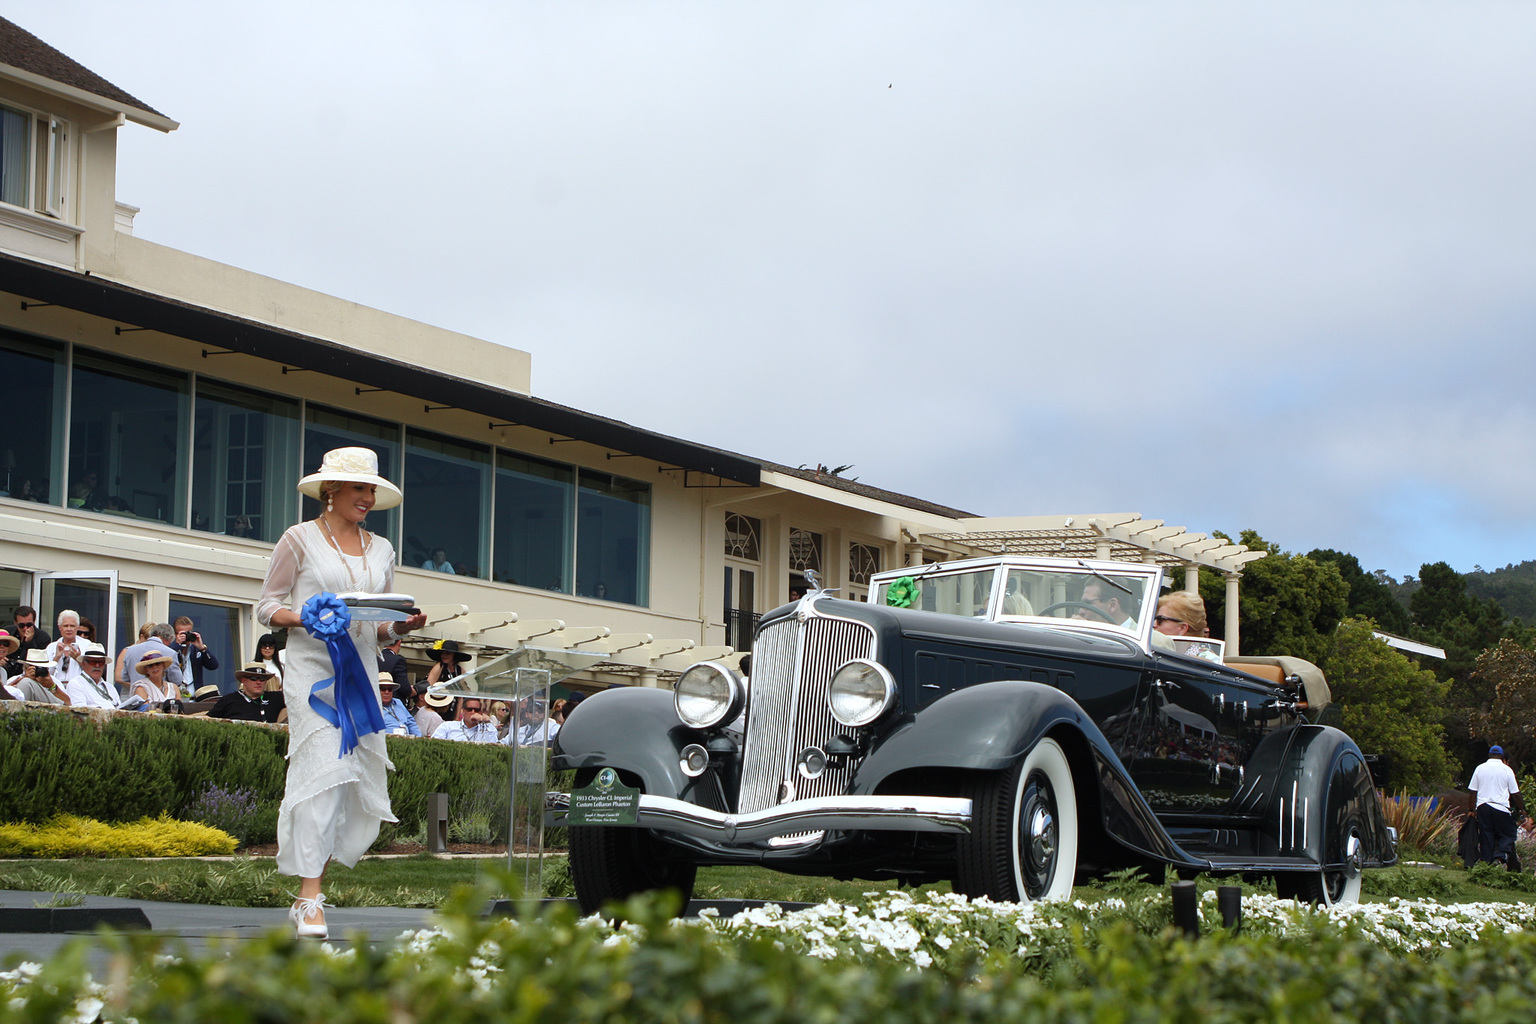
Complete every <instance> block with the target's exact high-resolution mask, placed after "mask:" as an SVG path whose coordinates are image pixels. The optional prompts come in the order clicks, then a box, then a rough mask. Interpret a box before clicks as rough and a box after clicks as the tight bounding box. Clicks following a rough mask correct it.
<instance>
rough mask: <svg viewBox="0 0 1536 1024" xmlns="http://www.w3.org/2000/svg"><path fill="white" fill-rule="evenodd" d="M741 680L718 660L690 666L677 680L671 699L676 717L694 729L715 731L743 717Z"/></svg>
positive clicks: (743, 696)
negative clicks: (737, 717)
mask: <svg viewBox="0 0 1536 1024" xmlns="http://www.w3.org/2000/svg"><path fill="white" fill-rule="evenodd" d="M744 699H745V690H744V688H743V687H742V685H741V677H740V676H738V675H737V674H736V673H735V672H732V671H731V670H730V669H729V668H727V667H725V666H724V665H722V664H720V663H719V662H715V661H701V662H699V663H698V664H697V665H693V666H690V667H689V669H688V671H686V672H684V673H683V674H682V676H681V677H680V678H679V679H678V680H677V687H676V689H675V690H674V691H673V696H672V700H673V703H674V704H675V705H676V707H677V717H678V718H680V719H682V721H683V724H684V725H688V726H692V727H693V728H695V729H713V728H714V727H715V726H717V725H720V724H722V723H725V722H729V721H731V720H732V719H734V718H735V717H736V716H737V715H739V714H741V705H742V701H743V700H744Z"/></svg>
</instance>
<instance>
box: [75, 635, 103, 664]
mask: <svg viewBox="0 0 1536 1024" xmlns="http://www.w3.org/2000/svg"><path fill="white" fill-rule="evenodd" d="M106 656H107V649H106V648H105V647H103V646H101V644H98V643H95V642H93V641H90V640H87V641H86V642H85V643H83V644H81V645H80V660H81V661H84V660H85V659H86V658H102V659H105V658H106Z"/></svg>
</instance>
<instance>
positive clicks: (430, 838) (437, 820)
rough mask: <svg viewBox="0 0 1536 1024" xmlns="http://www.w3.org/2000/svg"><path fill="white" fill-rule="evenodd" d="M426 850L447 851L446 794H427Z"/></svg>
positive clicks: (432, 851)
mask: <svg viewBox="0 0 1536 1024" xmlns="http://www.w3.org/2000/svg"><path fill="white" fill-rule="evenodd" d="M427 852H428V853H447V852H448V794H447V793H428V794H427Z"/></svg>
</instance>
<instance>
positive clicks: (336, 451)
mask: <svg viewBox="0 0 1536 1024" xmlns="http://www.w3.org/2000/svg"><path fill="white" fill-rule="evenodd" d="M327 480H342V481H345V482H347V483H359V484H373V485H374V486H375V487H377V488H378V493H377V497H376V498H375V500H374V503H373V507H374V508H376V509H378V510H379V511H381V512H382V511H383V510H384V509H386V508H394V507H395V506H396V505H398V504H400V502H402V501H404V500H405V495H403V494H401V493H400V488H398V487H396V486H395V485H394V484H392V483H390V482H389V481H388V480H385V479H384V478H383V477H381V476H379V456H378V454H377V453H376V452H374V450H373V449H372V448H332V449H331V450H330V451H328V452H326V453H325V458H324V459H322V460H321V462H320V469H319V471H318V472H315V473H311V474H309V476H306V477H305V478H304V479H302V480H300V481H299V491H300V492H302V493H304V494H307V495H309V496H310V497H311V498H314V499H315V500H316V501H319V500H320V486H321V485H322V484H324V483H325V482H326V481H327Z"/></svg>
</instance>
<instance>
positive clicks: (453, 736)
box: [432, 697, 498, 743]
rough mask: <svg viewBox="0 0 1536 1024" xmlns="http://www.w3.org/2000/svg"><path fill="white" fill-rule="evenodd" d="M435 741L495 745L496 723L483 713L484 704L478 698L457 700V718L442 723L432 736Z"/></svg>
mask: <svg viewBox="0 0 1536 1024" xmlns="http://www.w3.org/2000/svg"><path fill="white" fill-rule="evenodd" d="M432 738H433V739H435V740H457V741H459V742H460V743H496V742H498V740H497V737H496V723H495V722H493V721H491V716H490V715H488V714H486V713H485V702H484V701H482V700H481V699H480V698H479V697H460V698H459V717H458V718H456V719H454V720H453V721H452V722H444V723H443V724H442V725H441V726H439V727H438V729H437V731H436V732H434V733H433V734H432Z"/></svg>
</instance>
